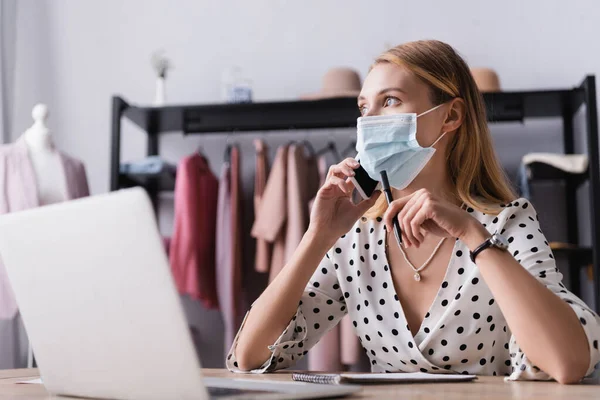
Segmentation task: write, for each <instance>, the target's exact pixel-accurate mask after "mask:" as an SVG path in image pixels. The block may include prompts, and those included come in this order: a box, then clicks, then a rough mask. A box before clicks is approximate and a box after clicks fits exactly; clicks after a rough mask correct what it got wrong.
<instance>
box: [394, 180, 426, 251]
mask: <svg viewBox="0 0 600 400" xmlns="http://www.w3.org/2000/svg"><path fill="white" fill-rule="evenodd" d="M423 196H424V192H423V191H420V190H419V191H417V192H415V193H414V195H413V196H412V197H411V199H410V200H409V201H408V202H407V203H406V205H405V206H404V207H403V208H402V210H401V211H400V213H399V214H398V217H397V218H398V221H399V222H400V227H401V228H402V231H403V232H406V236H407V237H408V241H409V243H410V244H411V245H415V246H417V247H418V246H419V244H420V243H421V242H422V241H423V238H422V236H421V235H420V231H418V230H417V231H415V230H413V229H412V227H411V225H410V221H411V219H412V217H413V216H414V215H415V214H416V213H417V211H418V210H419V208H420V204H421V199H422V198H423Z"/></svg>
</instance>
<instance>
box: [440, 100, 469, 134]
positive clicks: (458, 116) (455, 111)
mask: <svg viewBox="0 0 600 400" xmlns="http://www.w3.org/2000/svg"><path fill="white" fill-rule="evenodd" d="M464 118H465V102H464V100H463V99H461V98H456V99H453V100H452V102H451V103H450V107H449V108H448V113H447V114H446V120H445V121H444V124H443V125H442V132H448V133H450V132H454V131H456V130H457V129H458V128H460V126H461V125H462V123H463V120H464Z"/></svg>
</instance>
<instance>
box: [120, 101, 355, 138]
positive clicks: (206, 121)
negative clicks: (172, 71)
mask: <svg viewBox="0 0 600 400" xmlns="http://www.w3.org/2000/svg"><path fill="white" fill-rule="evenodd" d="M124 103H125V102H124ZM125 104H126V103H125ZM123 115H124V116H125V117H127V118H129V119H130V120H131V121H133V122H134V123H135V124H136V125H138V126H139V127H140V128H142V129H143V130H145V131H147V132H150V133H151V132H156V133H161V132H172V131H180V132H183V133H185V134H193V133H208V132H233V131H240V132H248V131H268V130H285V129H318V128H344V127H352V126H356V119H357V118H358V117H359V116H360V115H359V111H358V108H357V105H356V98H337V99H327V100H316V101H289V102H272V103H249V104H212V105H181V106H177V105H173V106H167V107H138V106H129V107H126V108H125V110H124V112H123Z"/></svg>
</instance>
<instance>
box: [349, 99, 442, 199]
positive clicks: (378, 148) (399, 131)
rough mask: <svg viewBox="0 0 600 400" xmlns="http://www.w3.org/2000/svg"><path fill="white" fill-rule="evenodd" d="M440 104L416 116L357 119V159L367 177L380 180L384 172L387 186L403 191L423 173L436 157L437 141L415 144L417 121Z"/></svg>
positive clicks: (413, 114) (394, 115) (411, 114)
mask: <svg viewBox="0 0 600 400" xmlns="http://www.w3.org/2000/svg"><path fill="white" fill-rule="evenodd" d="M442 105H443V104H440V105H438V106H436V107H433V108H432V109H430V110H427V111H425V112H423V113H421V114H419V115H417V114H416V113H403V114H392V115H378V116H373V117H360V118H358V120H357V123H356V127H357V140H356V151H357V152H358V154H357V156H356V158H357V159H358V160H359V161H360V165H362V167H363V168H364V169H365V171H367V173H368V174H369V176H370V177H371V178H372V179H374V180H376V181H379V180H380V173H381V171H386V172H387V176H388V179H389V181H390V186H392V187H394V188H396V189H400V190H402V189H405V188H406V187H407V186H408V185H409V184H410V183H411V182H412V181H413V180H414V179H415V178H416V177H417V175H418V174H419V172H421V171H422V170H423V168H424V167H425V165H426V164H427V162H429V160H430V159H431V157H432V156H433V154H434V153H435V148H434V147H433V146H435V145H436V143H437V142H438V141H440V139H441V138H442V137H444V135H445V134H446V132H444V133H442V134H441V135H440V137H439V138H438V139H437V140H436V141H435V142H434V143H433V144H432V145H431V146H429V147H421V145H419V142H417V118H419V117H421V116H423V115H425V114H427V113H430V112H432V111H433V110H435V109H437V108H439V107H441V106H442Z"/></svg>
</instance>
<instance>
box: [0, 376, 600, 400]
mask: <svg viewBox="0 0 600 400" xmlns="http://www.w3.org/2000/svg"><path fill="white" fill-rule="evenodd" d="M203 371H204V374H205V376H213V377H226V378H231V377H236V376H238V375H233V374H231V373H229V372H228V371H226V370H222V369H204V370H203ZM38 377H39V374H38V371H37V370H36V369H20V370H6V371H0V397H1V398H3V399H4V398H18V399H20V400H41V399H50V398H51V396H50V395H49V394H48V392H46V390H45V389H44V387H43V386H42V385H17V384H16V382H18V381H21V380H27V379H34V378H38ZM244 378H252V379H265V380H281V381H286V380H289V379H291V377H290V374H289V372H288V373H286V372H281V373H275V374H267V375H244ZM349 398H356V399H389V398H394V399H420V400H427V399H435V400H439V399H442V398H443V399H486V400H488V399H516V398H536V399H549V400H552V399H599V398H600V381H598V380H593V381H587V382H585V383H582V384H579V385H570V386H566V385H559V384H558V383H556V382H504V380H503V379H502V378H496V377H480V378H479V379H478V380H477V381H476V382H474V383H450V384H444V383H436V384H426V385H425V384H404V385H369V386H364V388H363V391H362V392H361V393H360V394H358V395H357V396H353V397H349Z"/></svg>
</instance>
